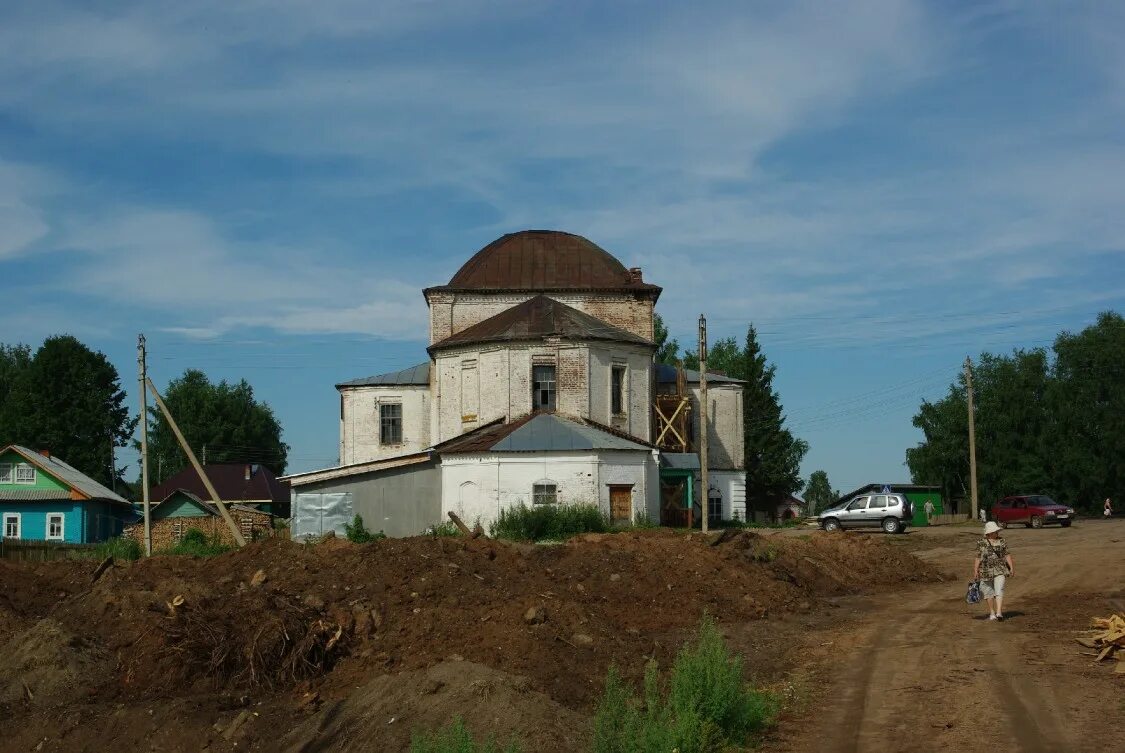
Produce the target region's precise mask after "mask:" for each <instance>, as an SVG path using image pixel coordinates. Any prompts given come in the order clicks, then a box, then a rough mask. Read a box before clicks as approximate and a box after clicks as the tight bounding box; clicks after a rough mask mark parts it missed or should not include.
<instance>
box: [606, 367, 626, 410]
mask: <svg viewBox="0 0 1125 753" xmlns="http://www.w3.org/2000/svg"><path fill="white" fill-rule="evenodd" d="M609 382H610V387H609V393H610V394H609V404H610V411H611V412H612V413H613V415H615V416H620V415H621V414H622V413H624V412H625V367H624V366H614V367H613V370H612V371H611V372H610V380H609Z"/></svg>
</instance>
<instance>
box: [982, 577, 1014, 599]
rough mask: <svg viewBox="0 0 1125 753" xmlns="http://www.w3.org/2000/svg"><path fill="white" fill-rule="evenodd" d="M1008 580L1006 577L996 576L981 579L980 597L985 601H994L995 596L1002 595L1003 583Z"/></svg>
mask: <svg viewBox="0 0 1125 753" xmlns="http://www.w3.org/2000/svg"><path fill="white" fill-rule="evenodd" d="M1007 579H1008V576H1006V575H997V576H996V577H995V578H987V579H983V578H982V579H981V582H980V595H981V597H982V598H985V599H995V598H996V597H997V596H1003V595H1004V581H1005V580H1007Z"/></svg>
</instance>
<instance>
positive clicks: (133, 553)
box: [83, 536, 144, 562]
mask: <svg viewBox="0 0 1125 753" xmlns="http://www.w3.org/2000/svg"><path fill="white" fill-rule="evenodd" d="M143 553H144V552H143V550H142V549H141V544H140V542H139V541H137V540H136V539H132V538H129V537H128V536H114V537H113V538H112V539H106V540H105V541H103V542H101V543H100V544H98V545H97V546H95V547H94V548H93V549H91V550H90V551H89V552H86V553H84V554H83V556H84V557H88V558H89V559H94V560H104V559H105V558H106V557H113V558H114V559H115V560H127V561H129V562H134V561H136V560H139V559H140V558H141V555H142V554H143Z"/></svg>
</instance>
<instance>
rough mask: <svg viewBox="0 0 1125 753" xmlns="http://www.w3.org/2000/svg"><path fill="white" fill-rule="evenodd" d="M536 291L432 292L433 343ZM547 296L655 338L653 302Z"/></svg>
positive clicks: (622, 297) (561, 294)
mask: <svg viewBox="0 0 1125 753" xmlns="http://www.w3.org/2000/svg"><path fill="white" fill-rule="evenodd" d="M535 295H536V293H534V292H527V293H446V292H431V293H430V294H429V295H428V296H427V300H428V302H429V305H430V344H431V345H433V344H434V343H435V342H439V341H441V340H444V339H445V338H447V337H449V336H450V335H454V334H456V333H458V332H460V331H462V330H465V329H468V328H469V327H471V326H473V325H474V324H478V323H480V322H483V321H484V320H485V319H489V318H491V317H493V316H496V315H497V314H499V313H501V312H503V311H506V310H508V309H510V308H511V307H513V306H516V305H518V304H520V303H523V302H524V301H526V300H529V299H531V298H534V297H535ZM544 295H546V296H548V297H550V298H552V299H554V300H556V301H559V302H560V303H565V304H566V305H567V306H572V307H574V308H576V309H578V310H579V311H582V312H585V313H587V314H590V315H591V316H595V317H597V318H598V319H601V320H602V321H603V322H606V323H608V324H612V325H613V326H615V327H620V328H621V329H623V330H625V331H626V332H632V333H633V334H635V335H640V336H641V337H643V338H645V339H646V340H651V339H652V310H653V301H652V299H651V298H648V297H641V298H637V297H635V296H633V295H630V294H627V293H566V292H547V293H544Z"/></svg>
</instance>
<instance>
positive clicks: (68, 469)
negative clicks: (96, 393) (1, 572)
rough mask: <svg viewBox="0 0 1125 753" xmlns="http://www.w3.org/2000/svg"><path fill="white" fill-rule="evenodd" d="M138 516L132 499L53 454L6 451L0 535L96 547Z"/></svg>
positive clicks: (0, 471)
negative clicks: (105, 485)
mask: <svg viewBox="0 0 1125 753" xmlns="http://www.w3.org/2000/svg"><path fill="white" fill-rule="evenodd" d="M135 517H136V515H135V513H134V512H133V508H132V506H131V505H130V504H129V502H128V501H127V500H125V499H124V498H123V497H121V496H119V495H118V494H116V493H114V492H113V491H111V490H109V489H107V488H105V487H104V486H102V485H101V484H99V483H98V482H97V481H94V480H93V479H92V478H90V477H89V476H86V475H85V474H83V473H81V472H80V471H78V470H77V469H76V468H74V467H73V466H70V465H68V464H66V463H64V462H63V461H62V460H60V459H59V458H56V457H51V456H50V455H48V454H47V453H39V452H35V451H33V450H29V449H27V448H26V447H20V446H19V445H8V446H7V447H4V448H3V449H2V450H0V523H2V526H3V527H2V528H0V535H3V537H4V538H5V539H23V540H36V541H57V542H60V543H64V542H65V543H68V544H92V543H97V542H99V541H105V540H106V539H108V538H111V537H113V536H118V535H120V534H121V532H122V530H123V529H124V527H125V525H127V524H128V523H131V522H133V520H134V519H135Z"/></svg>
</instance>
